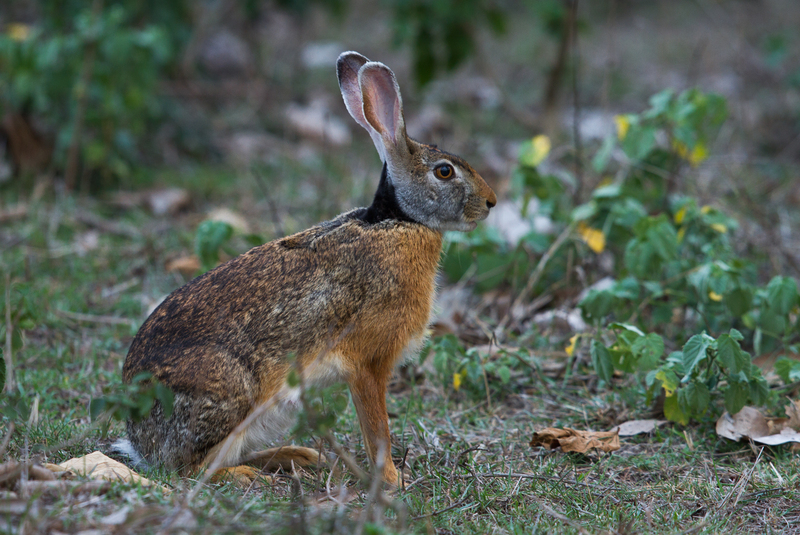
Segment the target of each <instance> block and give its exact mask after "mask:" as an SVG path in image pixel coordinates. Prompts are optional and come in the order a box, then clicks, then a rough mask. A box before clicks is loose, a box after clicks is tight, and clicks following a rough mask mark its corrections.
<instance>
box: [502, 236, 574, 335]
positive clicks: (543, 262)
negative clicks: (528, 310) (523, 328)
mask: <svg viewBox="0 0 800 535" xmlns="http://www.w3.org/2000/svg"><path fill="white" fill-rule="evenodd" d="M576 225H577V223H576V222H575V221H573V222H572V223H570V224H569V225H568V226H567V227H566V228H565V229H564V230H562V231H561V234H559V235H558V237H557V238H556V240H555V241H554V242H553V243H552V245H550V248H549V249H547V251H546V252H545V253H544V254H543V255H542V257H541V258H540V259H539V263H538V264H536V269H534V270H533V273H531V276H530V277H528V282H527V283H525V288H523V289H522V291H521V292H520V293H519V294H518V295H517V298H516V299H514V302H513V303H512V304H511V306H510V307H509V308H508V312H506V315H505V316H504V317H503V320H502V321H501V322H500V323H499V324H498V326H497V329H496V330H495V332H496V333H498V334H500V333H502V332H503V329H505V328H506V326H507V325H508V322H509V321H510V320H511V313H512V312H513V311H514V309H515V308H517V307H519V306H520V305H521V304H522V301H523V300H524V299H525V298H526V297H527V296H528V294H529V293H531V291H532V290H533V287H534V286H536V284H537V283H538V282H539V279H540V278H541V277H542V273H544V268H545V267H546V266H547V263H548V262H549V261H550V259H551V258H552V257H553V255H554V254H555V253H556V251H558V249H560V248H561V245H563V243H564V242H565V241H566V240H567V238H569V236H570V235H571V234H572V231H573V230H574V229H575V226H576ZM498 338H499V337H498Z"/></svg>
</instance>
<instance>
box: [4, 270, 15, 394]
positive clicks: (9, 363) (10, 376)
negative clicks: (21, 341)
mask: <svg viewBox="0 0 800 535" xmlns="http://www.w3.org/2000/svg"><path fill="white" fill-rule="evenodd" d="M13 331H14V325H12V324H11V274H10V273H6V350H5V361H6V384H5V389H6V394H11V393H12V392H13V391H14V388H15V384H14V357H13V355H12V353H11V351H12V350H13V344H12V337H13V334H12V333H13Z"/></svg>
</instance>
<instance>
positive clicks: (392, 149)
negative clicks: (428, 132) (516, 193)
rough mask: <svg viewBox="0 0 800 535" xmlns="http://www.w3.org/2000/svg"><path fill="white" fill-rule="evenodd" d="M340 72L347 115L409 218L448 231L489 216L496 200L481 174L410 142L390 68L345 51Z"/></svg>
mask: <svg viewBox="0 0 800 535" xmlns="http://www.w3.org/2000/svg"><path fill="white" fill-rule="evenodd" d="M336 73H337V75H338V77H339V88H340V89H341V91H342V96H343V97H344V103H345V105H346V106H347V111H348V112H350V115H351V116H352V117H353V119H355V120H356V122H357V123H358V124H360V125H361V126H363V127H364V128H365V129H366V130H367V132H369V135H370V137H371V138H372V142H373V143H374V144H375V148H376V149H378V154H379V155H380V157H381V160H382V161H383V162H384V164H385V165H386V170H387V175H388V179H389V181H390V182H391V185H392V187H393V188H394V194H395V196H396V198H397V199H396V200H397V204H398V205H399V207H400V209H401V210H402V211H403V213H404V214H405V215H406V216H408V217H409V218H410V219H413V220H414V221H417V222H419V223H422V224H423V225H426V226H428V227H430V228H433V229H436V230H439V231H444V230H472V229H474V228H475V227H476V226H477V224H478V221H480V220H482V219H485V218H486V216H487V215H489V209H490V208H492V207H493V206H494V205H495V204H496V203H497V197H495V194H494V191H492V189H491V188H490V187H489V186H488V185H487V184H486V182H485V181H484V180H483V178H481V176H480V175H479V174H478V172H477V171H475V170H474V169H473V168H472V167H470V165H469V164H468V163H467V162H465V161H464V160H462V159H461V158H459V157H458V156H454V155H452V154H448V153H446V152H444V151H442V150H439V149H437V148H436V147H433V146H431V145H426V144H424V143H419V142H417V141H414V140H413V139H411V138H410V137H408V135H407V134H406V127H405V121H404V120H403V101H402V99H401V98H400V88H399V87H398V86H397V80H396V79H395V77H394V73H393V72H392V71H391V70H390V69H389V67H387V66H386V65H384V64H383V63H378V62H374V61H369V60H368V59H367V58H365V57H364V56H362V55H361V54H359V53H357V52H344V53H343V54H342V55H340V56H339V60H338V61H337V62H336Z"/></svg>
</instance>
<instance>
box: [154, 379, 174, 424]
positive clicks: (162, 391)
mask: <svg viewBox="0 0 800 535" xmlns="http://www.w3.org/2000/svg"><path fill="white" fill-rule="evenodd" d="M155 390H156V392H155V394H156V399H157V400H158V401H159V402H160V403H161V408H162V409H163V411H164V418H169V417H170V416H172V409H173V408H174V403H175V394H174V393H173V392H172V390H171V389H170V388H169V387H167V386H166V385H164V384H162V383H156V387H155Z"/></svg>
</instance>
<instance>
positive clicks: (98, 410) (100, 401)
mask: <svg viewBox="0 0 800 535" xmlns="http://www.w3.org/2000/svg"><path fill="white" fill-rule="evenodd" d="M105 408H106V400H105V398H93V399H92V400H91V401H90V402H89V416H90V417H91V419H92V421H96V420H97V418H98V416H100V414H102V412H103V411H104V410H105Z"/></svg>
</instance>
